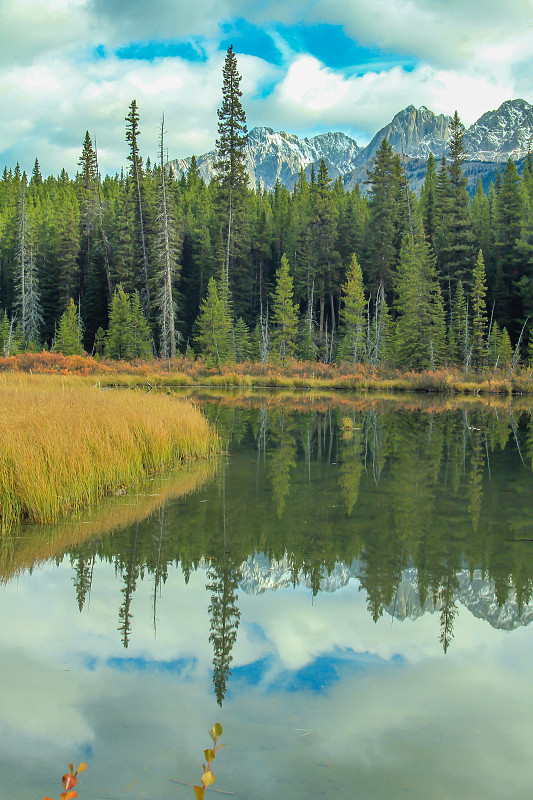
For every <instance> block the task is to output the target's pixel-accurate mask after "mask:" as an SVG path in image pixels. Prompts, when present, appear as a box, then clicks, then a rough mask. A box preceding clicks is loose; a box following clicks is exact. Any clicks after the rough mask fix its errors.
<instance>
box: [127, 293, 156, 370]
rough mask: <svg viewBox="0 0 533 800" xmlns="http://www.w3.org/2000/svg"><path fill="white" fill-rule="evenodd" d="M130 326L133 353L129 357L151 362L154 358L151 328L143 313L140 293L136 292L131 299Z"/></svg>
mask: <svg viewBox="0 0 533 800" xmlns="http://www.w3.org/2000/svg"><path fill="white" fill-rule="evenodd" d="M130 326H131V328H130V333H131V352H130V353H129V355H128V357H129V358H142V359H143V360H144V361H147V360H149V359H150V358H152V343H151V336H150V327H149V325H148V322H147V321H146V317H145V316H144V313H143V308H142V304H141V298H140V296H139V292H134V293H133V295H132V296H131V298H130Z"/></svg>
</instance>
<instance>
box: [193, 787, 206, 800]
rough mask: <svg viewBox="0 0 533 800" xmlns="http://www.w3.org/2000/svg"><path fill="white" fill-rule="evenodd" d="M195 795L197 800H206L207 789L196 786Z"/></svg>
mask: <svg viewBox="0 0 533 800" xmlns="http://www.w3.org/2000/svg"><path fill="white" fill-rule="evenodd" d="M194 794H195V797H196V800H204V794H205V789H204V788H203V786H195V787H194Z"/></svg>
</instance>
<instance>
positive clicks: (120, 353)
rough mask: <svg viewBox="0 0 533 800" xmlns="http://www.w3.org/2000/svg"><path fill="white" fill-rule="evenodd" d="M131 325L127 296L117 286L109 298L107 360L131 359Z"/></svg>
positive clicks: (120, 287) (119, 286)
mask: <svg viewBox="0 0 533 800" xmlns="http://www.w3.org/2000/svg"><path fill="white" fill-rule="evenodd" d="M132 352H133V341H132V324H131V306H130V299H129V295H127V294H126V292H125V291H124V289H123V288H122V286H121V285H120V284H119V285H118V286H117V288H116V289H115V292H114V294H113V297H112V298H111V306H110V309H109V328H108V330H107V335H106V342H105V355H106V356H107V358H114V359H119V360H120V359H128V358H131V357H132Z"/></svg>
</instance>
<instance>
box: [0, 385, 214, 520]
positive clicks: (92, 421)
mask: <svg viewBox="0 0 533 800" xmlns="http://www.w3.org/2000/svg"><path fill="white" fill-rule="evenodd" d="M0 410H1V411H0V519H1V525H2V527H3V528H5V527H6V526H9V525H11V524H12V523H13V522H15V521H16V520H19V519H27V520H30V521H35V522H52V521H56V520H58V519H59V518H60V517H61V516H62V515H63V514H65V513H66V512H69V511H76V510H78V509H80V508H82V507H84V506H86V505H89V504H91V503H94V502H95V501H97V500H99V499H100V498H101V497H103V496H104V495H105V494H107V493H109V492H110V491H112V490H116V489H117V488H119V487H121V486H134V485H137V484H138V483H139V482H140V481H141V480H142V479H143V478H145V477H146V475H147V473H152V472H158V471H160V470H162V469H165V468H167V467H169V466H172V465H174V464H176V463H178V462H180V461H182V460H184V459H190V458H198V457H205V456H208V455H210V454H212V453H213V452H214V451H215V450H216V448H217V447H218V440H217V436H216V434H215V433H214V431H213V430H212V429H211V428H210V426H209V424H208V422H207V421H206V419H205V418H204V417H203V416H202V414H201V413H200V411H199V410H198V409H197V408H196V407H195V406H193V405H192V404H191V403H188V402H184V401H180V400H177V399H176V398H175V397H172V396H168V395H166V394H160V393H156V392H150V393H146V392H142V391H127V390H123V391H113V390H102V389H100V388H98V387H95V386H92V384H91V382H88V380H87V379H83V378H62V377H60V376H57V377H56V376H51V375H48V376H43V375H26V374H24V375H21V374H20V373H19V374H4V375H2V376H0Z"/></svg>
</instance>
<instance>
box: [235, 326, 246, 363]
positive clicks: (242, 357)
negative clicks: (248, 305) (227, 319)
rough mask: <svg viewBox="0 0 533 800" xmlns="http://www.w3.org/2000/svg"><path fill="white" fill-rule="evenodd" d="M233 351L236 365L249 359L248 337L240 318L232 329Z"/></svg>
mask: <svg viewBox="0 0 533 800" xmlns="http://www.w3.org/2000/svg"><path fill="white" fill-rule="evenodd" d="M233 351H234V356H235V361H236V362H237V364H240V363H241V362H242V361H247V360H248V358H249V357H250V335H249V333H248V328H247V327H246V324H245V322H244V320H243V318H242V317H239V319H238V320H237V322H236V323H235V325H234V327H233Z"/></svg>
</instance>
